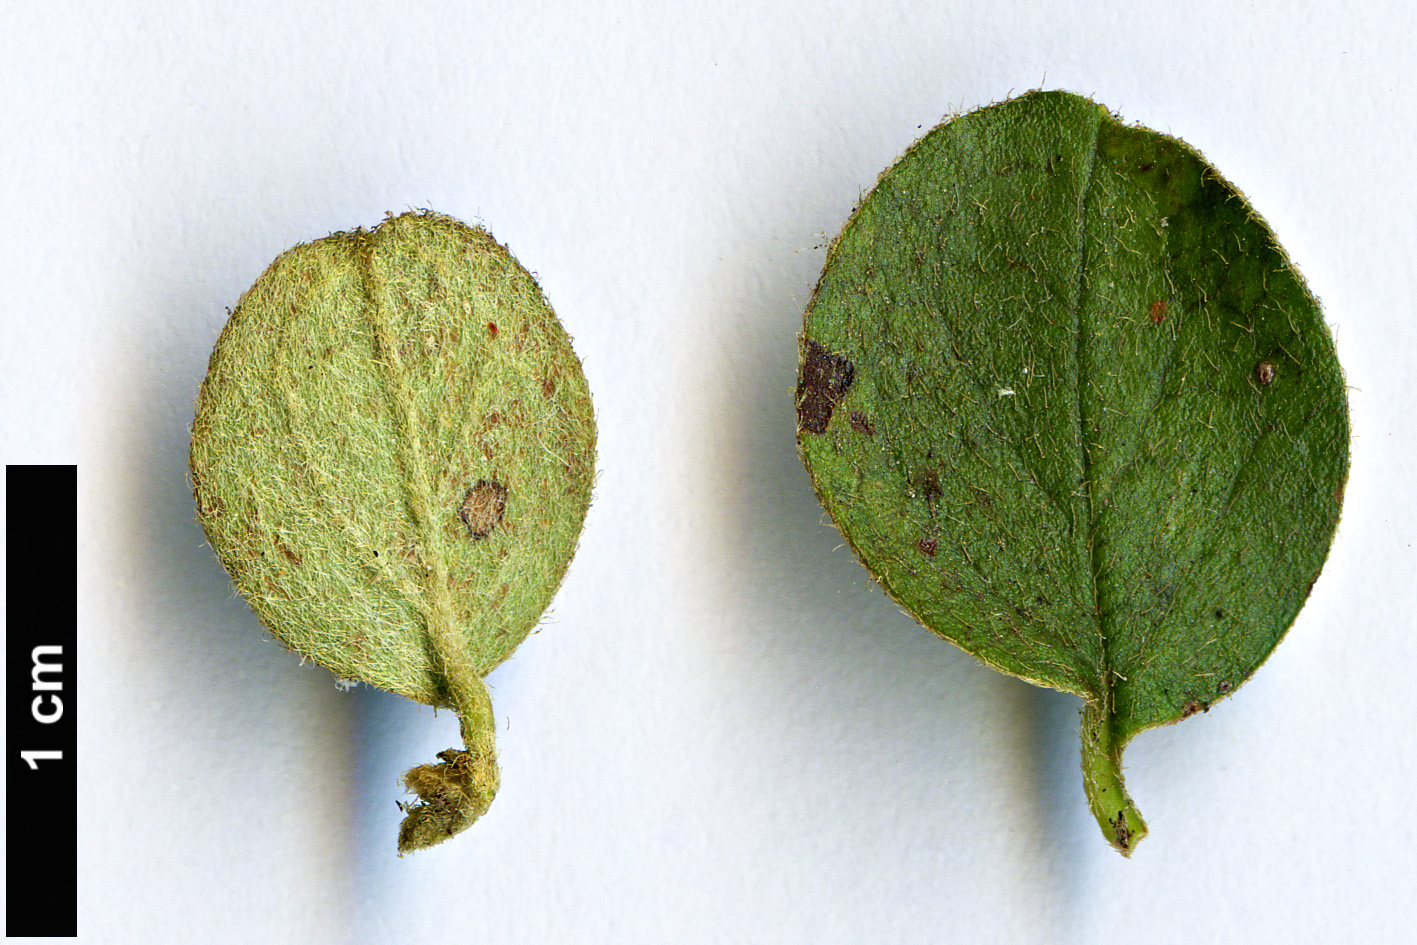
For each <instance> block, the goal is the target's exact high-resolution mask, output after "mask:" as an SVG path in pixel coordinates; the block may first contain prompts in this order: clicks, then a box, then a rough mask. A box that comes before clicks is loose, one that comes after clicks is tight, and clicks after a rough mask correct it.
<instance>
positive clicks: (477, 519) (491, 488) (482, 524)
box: [458, 479, 507, 540]
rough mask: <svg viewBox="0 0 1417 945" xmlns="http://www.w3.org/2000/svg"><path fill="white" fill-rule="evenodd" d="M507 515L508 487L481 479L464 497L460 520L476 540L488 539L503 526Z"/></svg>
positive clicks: (459, 512)
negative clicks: (503, 518) (499, 526)
mask: <svg viewBox="0 0 1417 945" xmlns="http://www.w3.org/2000/svg"><path fill="white" fill-rule="evenodd" d="M506 514H507V487H506V486H504V485H502V484H501V483H500V482H497V481H495V480H491V481H489V480H487V479H480V480H478V482H477V485H475V486H473V487H472V488H471V489H469V490H467V494H466V495H464V496H463V497H462V508H461V509H459V510H458V518H460V519H462V523H463V524H464V525H466V526H467V533H468V535H469V536H471V537H472V538H473V539H474V540H476V539H479V538H486V537H487V536H488V535H490V534H491V533H492V529H494V528H496V527H497V526H498V525H500V524H502V517H503V516H505V515H506Z"/></svg>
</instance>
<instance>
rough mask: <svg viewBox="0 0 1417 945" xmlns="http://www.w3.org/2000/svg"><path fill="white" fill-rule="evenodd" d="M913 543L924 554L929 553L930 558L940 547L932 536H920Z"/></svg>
mask: <svg viewBox="0 0 1417 945" xmlns="http://www.w3.org/2000/svg"><path fill="white" fill-rule="evenodd" d="M915 545H916V547H918V548H919V549H920V550H921V551H922V552H924V553H925V554H926V555H929V556H930V557H931V558H933V557H935V554H936V553H937V552H938V551H939V547H940V546H939V544H938V543H937V542H936V541H935V539H933V538H922V539H920V540H919V541H917V542H916V543H915Z"/></svg>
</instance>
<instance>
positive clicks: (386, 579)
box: [191, 213, 595, 852]
mask: <svg viewBox="0 0 1417 945" xmlns="http://www.w3.org/2000/svg"><path fill="white" fill-rule="evenodd" d="M594 467H595V423H594V417H593V414H592V410H591V402H590V394H589V391H588V390H587V388H586V383H585V377H584V375H583V374H582V373H581V368H580V362H579V361H578V360H577V359H576V356H575V354H574V353H573V352H572V350H571V346H570V339H569V338H568V337H567V336H566V333H565V331H564V330H563V329H562V328H561V326H560V323H559V322H558V321H557V320H556V316H555V315H554V314H553V313H552V311H551V308H550V307H549V306H548V305H547V304H546V301H545V299H544V298H543V297H542V295H541V291H540V289H539V288H538V287H537V285H536V283H535V281H534V280H533V279H532V277H531V276H530V275H529V274H528V273H527V272H526V270H524V269H523V268H522V267H521V266H519V265H518V264H517V262H516V260H514V259H513V258H512V257H511V255H510V254H509V253H508V252H507V250H506V249H505V248H504V247H502V246H500V245H499V244H497V243H496V242H495V241H494V240H493V239H492V237H491V236H490V235H489V234H488V233H486V232H485V231H483V230H481V229H475V228H471V227H468V226H465V225H463V224H462V223H459V222H457V221H456V220H453V219H451V218H449V217H445V216H440V215H437V214H431V213H421V214H406V215H404V216H400V217H397V218H391V219H388V220H386V221H385V222H384V223H383V224H381V225H380V226H378V227H376V228H375V229H373V230H370V231H366V230H362V229H360V230H354V231H352V232H347V233H337V234H334V235H333V236H330V237H327V238H325V239H322V240H318V241H316V242H314V243H309V244H306V245H303V246H297V247H296V248H294V249H292V250H290V251H288V252H286V253H284V254H282V255H281V256H280V257H279V258H277V259H276V260H275V262H274V263H272V264H271V266H270V268H269V269H268V270H266V272H265V274H263V275H262V276H261V278H260V279H259V280H257V282H256V284H255V285H254V286H252V287H251V289H250V290H249V291H248V292H247V293H246V294H245V295H244V296H243V297H242V299H241V301H240V304H239V305H238V307H237V309H236V312H235V313H234V314H233V315H232V316H231V319H230V320H229V321H228V323H227V325H226V328H225V329H224V330H223V332H222V335H221V338H220V340H218V342H217V345H216V349H215V350H214V351H213V352H212V358H211V364H210V368H209V371H208V374H207V378H206V380H205V381H204V382H203V384H202V389H201V393H200V395H199V397H198V403H197V415H196V419H195V421H194V423H193V426H192V453H191V474H192V484H193V490H194V493H195V495H196V501H197V509H198V515H199V517H200V519H201V522H202V527H203V528H204V529H205V531H206V534H207V537H208V540H209V541H210V542H211V545H212V547H213V548H214V549H215V550H216V553H217V555H218V556H219V557H220V559H221V562H222V564H223V565H225V566H226V569H227V571H229V572H230V574H231V577H232V580H233V582H234V583H235V585H236V587H237V589H238V590H239V591H240V592H241V593H242V594H243V595H244V596H245V597H246V599H247V601H249V602H250V604H251V607H252V609H253V610H255V612H256V614H257V615H258V616H259V617H260V619H261V621H262V623H264V624H265V625H266V627H268V628H269V629H270V631H271V632H272V633H273V634H274V635H275V636H277V637H278V638H280V639H281V640H282V641H283V642H284V643H286V644H287V645H288V646H289V647H291V648H292V649H294V650H297V651H298V652H300V653H301V654H302V655H304V656H307V657H309V658H310V659H312V660H314V661H316V662H318V663H320V664H321V665H323V666H327V667H329V668H330V669H331V670H333V671H334V672H335V673H336V674H337V675H339V676H341V677H344V678H348V679H359V680H363V681H365V682H368V683H370V684H371V685H375V686H378V687H380V688H382V689H387V690H389V691H391V692H396V693H398V694H400V695H403V696H406V697H408V698H409V699H413V700H416V701H418V702H421V703H424V704H426V705H431V706H436V707H446V708H451V709H454V710H455V711H456V712H457V713H458V715H459V717H460V720H461V729H462V735H463V740H464V743H465V745H464V748H463V749H453V750H449V751H445V752H442V753H440V755H439V758H440V759H441V763H439V764H434V765H424V766H421V767H419V768H415V769H413V770H412V771H410V772H409V773H408V774H407V775H406V776H405V781H406V783H407V785H408V787H409V788H410V790H412V791H414V792H415V793H417V794H418V795H419V797H420V798H421V802H420V803H418V804H416V805H415V806H414V807H413V808H412V810H411V812H410V813H409V815H408V818H407V819H406V820H405V821H404V825H403V828H402V830H401V831H400V837H399V848H400V851H401V852H403V851H407V850H411V849H419V848H421V847H425V846H430V845H432V844H434V843H437V842H439V841H441V840H442V839H444V838H445V837H447V836H451V835H452V834H453V833H456V832H457V831H459V830H462V829H464V828H466V827H467V826H468V825H470V824H471V823H472V822H473V821H474V820H476V819H477V817H478V816H480V815H481V814H482V813H483V811H485V810H486V809H487V805H488V804H490V803H491V801H492V796H493V794H494V793H495V792H496V789H497V783H498V774H497V766H496V760H495V744H494V733H495V722H494V719H493V716H492V706H491V700H490V697H489V695H488V693H487V689H486V686H485V685H484V684H483V682H482V677H483V676H485V675H486V674H487V673H488V672H490V671H491V670H492V669H493V668H494V667H495V666H497V665H498V664H499V663H501V662H502V661H503V660H505V659H506V658H507V657H508V656H510V655H511V653H512V651H513V650H514V649H515V648H516V647H517V645H518V644H519V643H520V642H521V641H522V640H523V639H524V638H525V637H526V635H527V633H528V632H529V631H530V630H531V628H532V627H533V626H534V625H535V624H536V622H537V621H538V620H539V619H540V618H541V616H542V613H543V612H544V611H545V609H546V607H547V605H548V604H549V603H550V600H551V597H552V595H553V594H554V593H555V591H556V588H557V587H558V585H559V584H560V582H561V578H562V576H563V575H564V573H565V570H566V567H567V565H568V564H569V562H570V559H571V555H572V554H573V553H574V551H575V546H576V541H577V538H578V536H579V534H580V530H581V523H582V521H583V519H584V517H585V513H586V509H587V506H588V504H589V501H590V492H591V480H592V476H593V474H594Z"/></svg>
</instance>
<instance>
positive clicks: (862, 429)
mask: <svg viewBox="0 0 1417 945" xmlns="http://www.w3.org/2000/svg"><path fill="white" fill-rule="evenodd" d="M851 429H853V430H855V431H856V432H857V433H859V434H861V435H862V436H875V435H876V425H875V424H873V423H872V422H871V418H870V417H868V416H866V415H865V414H864V413H862V412H861V411H859V410H853V411H851Z"/></svg>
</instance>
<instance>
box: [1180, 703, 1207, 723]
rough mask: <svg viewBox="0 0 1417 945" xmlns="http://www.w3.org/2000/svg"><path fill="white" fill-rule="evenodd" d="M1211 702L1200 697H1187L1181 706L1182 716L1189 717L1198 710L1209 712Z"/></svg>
mask: <svg viewBox="0 0 1417 945" xmlns="http://www.w3.org/2000/svg"><path fill="white" fill-rule="evenodd" d="M1209 711H1210V703H1209V702H1202V701H1201V700H1199V699H1187V700H1186V701H1185V703H1183V704H1182V706H1181V718H1183V719H1188V718H1190V717H1191V716H1193V715H1195V714H1196V713H1197V712H1209Z"/></svg>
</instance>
